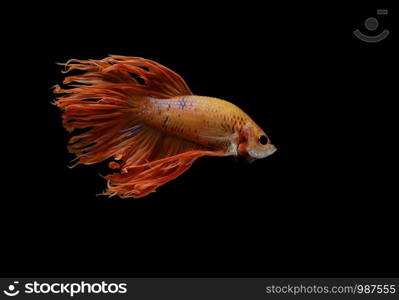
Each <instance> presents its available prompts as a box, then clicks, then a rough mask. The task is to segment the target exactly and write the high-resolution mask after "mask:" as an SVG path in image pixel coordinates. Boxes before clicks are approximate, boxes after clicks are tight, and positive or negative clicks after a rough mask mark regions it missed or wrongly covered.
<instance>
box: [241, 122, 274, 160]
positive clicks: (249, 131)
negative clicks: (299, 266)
mask: <svg viewBox="0 0 399 300" xmlns="http://www.w3.org/2000/svg"><path fill="white" fill-rule="evenodd" d="M276 150H277V148H276V147H275V146H274V145H273V144H272V143H271V142H270V139H269V137H268V136H267V135H266V133H265V132H264V131H263V130H262V129H261V128H260V127H259V126H258V125H256V124H255V123H253V124H248V125H247V126H245V127H244V128H243V130H242V132H241V133H240V141H239V145H238V154H239V155H241V156H244V157H245V159H246V160H247V161H248V162H252V161H254V160H256V159H261V158H265V157H268V156H269V155H272V154H273V153H274V152H276Z"/></svg>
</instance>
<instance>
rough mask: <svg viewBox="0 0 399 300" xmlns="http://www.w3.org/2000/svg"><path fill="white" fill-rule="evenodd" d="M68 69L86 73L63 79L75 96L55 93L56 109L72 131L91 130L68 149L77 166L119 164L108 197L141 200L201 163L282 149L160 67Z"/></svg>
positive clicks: (134, 63) (228, 107)
mask: <svg viewBox="0 0 399 300" xmlns="http://www.w3.org/2000/svg"><path fill="white" fill-rule="evenodd" d="M65 66H66V68H67V69H66V71H65V72H66V73H67V72H70V71H72V70H75V69H77V70H81V71H84V73H83V74H80V75H76V76H68V77H66V78H65V80H64V82H63V83H64V84H67V85H68V84H70V83H73V84H72V85H70V87H71V88H69V89H62V88H60V87H59V86H56V88H55V90H54V92H55V93H56V94H57V95H60V94H61V96H59V97H58V99H57V100H56V101H55V103H54V104H55V105H57V106H58V107H59V108H61V109H62V110H63V124H64V126H65V128H66V129H67V130H68V131H74V130H75V129H87V131H86V132H84V133H81V134H78V135H75V136H73V137H72V138H71V140H70V143H69V145H68V150H69V151H70V152H71V153H73V154H75V155H76V159H75V160H76V161H77V162H76V163H75V165H77V164H93V163H98V162H101V161H104V160H106V159H109V158H113V159H114V160H113V161H111V162H110V163H109V167H110V168H111V169H113V170H118V171H117V172H116V173H113V174H110V175H107V176H105V178H106V179H107V181H108V186H107V190H106V191H105V192H104V193H103V194H105V195H110V196H113V195H117V196H119V197H121V198H129V197H133V198H139V197H143V196H145V195H147V194H148V193H151V192H154V191H155V189H156V188H157V187H158V186H160V185H162V184H164V183H166V182H168V181H170V180H172V179H174V178H176V177H178V176H179V175H181V174H182V173H183V172H185V171H186V170H187V169H188V168H189V167H190V166H191V164H192V163H193V162H194V161H195V160H196V159H197V158H199V157H202V156H228V155H235V156H243V157H245V158H246V159H247V160H248V161H253V160H255V159H260V158H264V157H266V156H269V155H270V154H272V153H274V152H275V150H276V148H275V147H274V146H273V145H272V144H271V143H270V139H269V138H268V136H267V135H266V134H265V132H264V131H263V130H262V129H261V128H260V127H259V126H258V125H257V124H256V123H255V122H254V121H253V120H252V119H251V118H250V117H249V116H248V115H247V114H246V113H245V112H244V111H242V110H241V109H240V108H239V107H237V106H236V105H234V104H232V103H230V102H228V101H225V100H222V99H218V98H213V97H206V96H197V95H193V94H192V92H191V90H190V89H189V88H188V86H187V84H186V83H185V82H184V80H183V79H182V78H181V77H180V76H179V75H178V74H176V73H174V72H173V71H171V70H170V69H168V68H166V67H164V66H162V65H160V64H158V63H156V62H153V61H150V60H147V59H143V58H138V57H126V56H110V57H108V58H105V59H103V60H70V61H69V62H67V63H66V64H65ZM133 74H134V76H133ZM138 77H139V78H140V79H141V80H140V81H139V80H138ZM75 165H74V166H75Z"/></svg>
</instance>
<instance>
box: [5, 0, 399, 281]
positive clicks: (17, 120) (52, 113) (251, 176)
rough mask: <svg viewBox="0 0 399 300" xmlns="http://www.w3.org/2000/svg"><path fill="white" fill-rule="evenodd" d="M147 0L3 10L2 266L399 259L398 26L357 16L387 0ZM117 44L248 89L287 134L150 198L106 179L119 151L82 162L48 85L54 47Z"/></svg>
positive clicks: (278, 271)
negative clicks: (371, 39)
mask: <svg viewBox="0 0 399 300" xmlns="http://www.w3.org/2000/svg"><path fill="white" fill-rule="evenodd" d="M133 2H134V1H131V3H130V4H126V3H117V2H115V3H114V2H109V3H107V4H99V3H97V4H92V5H91V6H85V7H83V6H82V5H81V4H80V5H77V4H76V5H75V4H72V3H67V2H65V3H64V4H59V5H56V6H53V4H51V7H47V6H46V7H44V6H43V7H40V6H37V4H35V6H34V7H27V6H23V5H21V7H19V8H18V10H17V9H13V10H11V8H10V9H9V10H5V14H11V15H12V16H13V18H11V20H10V21H8V22H7V23H6V24H5V25H4V26H3V28H4V29H5V33H4V35H5V39H6V42H5V43H4V44H3V50H5V54H4V55H3V58H2V60H3V62H2V63H3V66H4V67H3V71H2V73H3V74H4V75H6V78H7V81H6V83H4V86H3V93H2V98H3V99H2V100H3V102H4V103H6V104H7V105H10V108H9V109H8V106H5V107H4V109H3V114H2V115H3V121H5V126H3V132H5V134H4V135H3V141H2V150H3V151H4V155H3V160H4V162H5V165H4V169H3V174H4V175H5V177H4V178H6V179H5V180H3V189H2V190H3V191H2V200H1V208H0V209H1V215H2V216H1V218H0V219H1V228H2V229H1V236H2V242H1V248H2V250H3V251H5V254H4V257H2V264H1V268H0V269H1V274H2V275H9V276H11V275H12V276H17V275H19V276H39V275H40V276H283V277H284V276H367V275H375V276H387V275H392V274H394V273H396V274H398V269H397V265H396V263H397V261H396V259H397V255H394V254H395V253H396V254H397V250H398V249H397V246H395V245H394V240H395V239H396V238H397V230H396V231H395V229H394V227H395V226H397V210H396V209H395V208H394V202H396V201H397V199H395V197H394V195H395V194H397V192H396V193H393V190H394V189H393V185H394V177H393V176H394V175H391V173H390V171H392V170H393V171H395V169H396V168H395V167H394V163H395V160H396V157H395V156H393V153H394V150H395V147H394V145H393V142H394V139H395V136H396V135H397V134H396V135H395V134H394V123H396V122H394V116H395V110H394V108H393V101H394V98H393V94H391V91H392V89H393V79H392V71H393V70H392V69H393V67H392V66H393V62H392V60H393V55H392V54H393V45H394V40H395V39H396V37H395V34H391V35H390V36H389V37H388V38H387V39H386V40H384V41H382V42H380V43H376V44H368V43H364V42H362V41H360V40H358V39H357V38H356V37H354V35H353V33H352V32H353V30H354V29H356V28H359V29H362V30H363V31H364V32H365V33H368V34H375V33H371V32H368V31H367V30H366V29H365V28H364V25H363V22H364V20H365V19H366V18H367V17H370V16H376V9H377V8H389V7H382V6H381V3H379V5H378V6H368V7H366V6H365V5H364V4H359V5H358V6H355V5H354V6H353V7H348V5H347V4H342V5H338V4H336V5H331V4H324V3H323V4H312V5H311V4H308V5H304V4H290V3H281V4H276V3H274V4H267V5H265V6H260V5H259V4H256V2H248V3H247V2H245V3H244V2H239V3H237V4H233V3H231V2H229V3H225V4H221V3H219V4H218V5H216V2H214V3H213V4H205V3H197V4H190V3H188V2H187V3H185V4H180V5H177V4H175V5H172V4H171V3H168V4H163V5H160V4H156V3H153V4H151V5H145V4H140V5H139V4H134V3H133ZM378 18H379V20H380V27H379V28H378V29H377V30H376V33H379V32H381V31H382V30H383V29H384V28H387V29H391V31H393V28H391V27H390V26H393V25H392V22H391V20H392V18H393V16H392V15H390V14H389V15H388V16H379V17H378ZM108 54H121V55H130V56H142V57H145V58H149V59H152V60H155V61H157V62H160V63H162V64H164V65H166V66H167V67H169V68H171V69H173V70H175V71H176V72H178V73H179V74H180V75H181V76H182V77H183V78H185V80H186V82H187V83H188V84H189V86H190V87H191V89H192V91H193V92H194V93H196V94H200V95H209V96H214V97H219V98H223V99H227V100H229V101H231V102H233V103H235V104H237V105H238V106H239V107H241V108H242V109H243V110H244V111H246V112H247V113H248V114H249V115H250V116H251V117H252V118H253V119H254V120H255V121H256V122H257V123H258V124H259V125H260V126H261V127H262V128H263V129H264V130H265V131H266V132H267V133H268V135H269V136H270V138H271V139H272V141H273V143H274V144H275V145H276V146H277V148H278V151H277V152H276V153H275V154H274V155H272V156H271V157H268V158H267V159H264V160H260V161H256V162H254V163H253V164H246V163H244V162H241V161H238V162H236V161H235V160H234V159H233V158H208V157H205V158H201V159H199V160H198V161H197V162H196V163H195V164H194V165H193V166H192V168H191V169H189V171H188V172H186V173H185V174H184V175H182V176H181V177H179V178H178V179H176V180H174V181H172V182H170V183H168V184H166V185H165V186H163V187H161V188H159V189H158V191H157V192H156V193H154V194H151V195H149V196H147V197H145V198H142V199H139V200H127V199H125V200H121V199H118V198H109V199H108V198H106V197H98V196H96V194H97V193H99V192H101V191H103V189H104V188H105V181H104V180H103V179H102V178H101V177H100V176H98V174H105V170H106V167H105V165H95V166H79V167H77V168H75V169H72V170H70V169H68V168H67V164H68V163H69V161H70V160H71V159H72V158H73V157H72V156H71V155H70V154H69V153H68V152H67V150H66V143H67V140H68V138H69V135H68V134H67V133H66V131H65V130H64V129H63V127H62V125H61V117H60V116H61V114H60V111H59V110H58V109H57V108H56V107H55V106H52V105H51V104H50V101H51V100H52V99H53V95H52V92H51V89H50V87H51V86H53V85H54V84H57V83H60V82H61V80H62V75H61V74H60V70H61V68H60V67H59V66H57V65H55V62H64V61H66V60H68V59H70V58H79V59H88V58H95V59H101V58H103V57H105V56H106V55H108ZM395 133H396V132H395ZM396 179H397V176H396ZM395 256H396V257H395Z"/></svg>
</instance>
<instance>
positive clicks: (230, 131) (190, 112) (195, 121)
mask: <svg viewBox="0 0 399 300" xmlns="http://www.w3.org/2000/svg"><path fill="white" fill-rule="evenodd" d="M143 122H146V123H147V124H148V125H150V126H152V127H154V128H157V129H159V130H161V131H163V132H165V133H167V134H170V135H176V136H180V137H183V138H185V139H187V140H189V141H192V142H195V143H198V144H200V145H203V146H205V147H207V148H210V149H217V150H221V151H225V152H226V155H228V154H236V152H237V151H236V150H235V149H234V144H236V142H237V141H236V139H237V137H238V135H239V133H240V132H241V130H242V128H243V127H244V126H245V125H246V124H248V123H250V122H253V121H252V120H251V119H250V117H249V116H248V115H247V114H246V113H244V112H243V111H242V110H241V109H240V108H238V107H237V106H236V105H234V104H232V103H230V102H228V101H225V100H221V99H218V98H213V97H205V96H195V95H185V96H179V97H173V98H170V99H155V98H150V99H148V103H146V105H145V106H144V109H143Z"/></svg>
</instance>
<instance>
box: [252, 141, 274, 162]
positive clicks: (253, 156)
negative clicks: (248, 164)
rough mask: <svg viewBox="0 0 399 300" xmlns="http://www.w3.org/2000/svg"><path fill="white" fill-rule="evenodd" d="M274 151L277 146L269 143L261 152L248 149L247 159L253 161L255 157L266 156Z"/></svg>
mask: <svg viewBox="0 0 399 300" xmlns="http://www.w3.org/2000/svg"><path fill="white" fill-rule="evenodd" d="M276 151H277V148H276V147H275V146H274V145H272V144H270V145H269V146H268V148H267V150H266V151H265V152H263V153H261V154H260V153H257V152H255V151H248V156H249V158H248V159H247V160H250V161H254V160H255V159H261V158H266V157H268V156H270V155H272V154H273V153H274V152H276Z"/></svg>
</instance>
